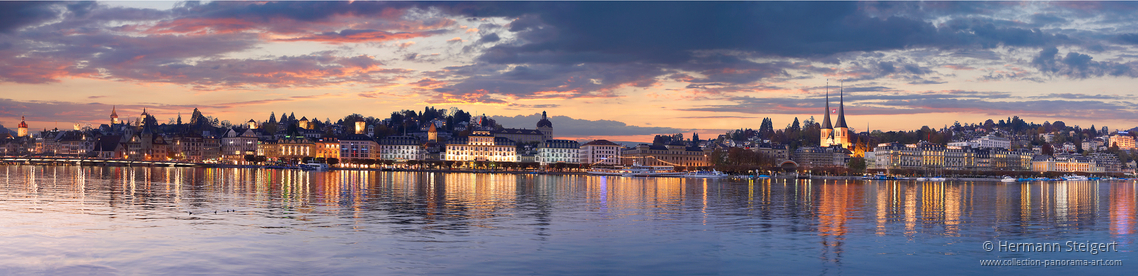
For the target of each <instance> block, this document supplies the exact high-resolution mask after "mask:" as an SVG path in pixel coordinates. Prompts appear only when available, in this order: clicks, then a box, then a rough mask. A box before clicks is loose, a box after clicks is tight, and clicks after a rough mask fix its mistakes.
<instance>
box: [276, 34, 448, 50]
mask: <svg viewBox="0 0 1138 276" xmlns="http://www.w3.org/2000/svg"><path fill="white" fill-rule="evenodd" d="M441 33H444V31H439V30H435V31H426V32H397V33H392V32H385V31H378V30H342V31H339V32H324V33H320V34H315V35H308V36H302V37H296V38H285V39H277V40H278V41H316V42H324V43H332V44H339V43H361V42H383V41H389V40H403V39H411V38H417V37H427V36H431V35H435V34H441ZM412 44H414V42H412ZM408 46H410V44H408ZM400 48H406V47H403V46H400Z"/></svg>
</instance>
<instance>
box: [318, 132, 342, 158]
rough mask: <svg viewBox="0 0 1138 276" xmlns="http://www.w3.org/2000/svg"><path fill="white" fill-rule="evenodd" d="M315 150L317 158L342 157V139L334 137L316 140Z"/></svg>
mask: <svg viewBox="0 0 1138 276" xmlns="http://www.w3.org/2000/svg"><path fill="white" fill-rule="evenodd" d="M313 152H315V153H316V155H315V156H314V157H316V158H340V140H339V139H336V138H332V137H324V138H320V140H316V143H315V148H314V149H313Z"/></svg>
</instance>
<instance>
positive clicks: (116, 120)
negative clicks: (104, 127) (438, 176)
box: [111, 105, 122, 126]
mask: <svg viewBox="0 0 1138 276" xmlns="http://www.w3.org/2000/svg"><path fill="white" fill-rule="evenodd" d="M121 123H122V121H119V114H118V113H116V112H115V106H113V105H112V106H111V125H112V126H113V125H117V124H121Z"/></svg>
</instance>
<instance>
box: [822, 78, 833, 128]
mask: <svg viewBox="0 0 1138 276" xmlns="http://www.w3.org/2000/svg"><path fill="white" fill-rule="evenodd" d="M827 88H829V87H828V86H827ZM833 128H834V127H833V126H832V125H830V90H826V115H824V116H823V117H822V129H833Z"/></svg>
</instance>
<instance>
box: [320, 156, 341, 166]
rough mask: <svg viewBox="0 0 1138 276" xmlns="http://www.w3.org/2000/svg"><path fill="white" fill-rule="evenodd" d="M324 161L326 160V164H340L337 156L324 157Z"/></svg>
mask: <svg viewBox="0 0 1138 276" xmlns="http://www.w3.org/2000/svg"><path fill="white" fill-rule="evenodd" d="M324 161H327V162H328V165H336V164H340V159H339V158H327V159H325V160H324Z"/></svg>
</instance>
